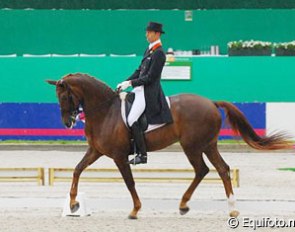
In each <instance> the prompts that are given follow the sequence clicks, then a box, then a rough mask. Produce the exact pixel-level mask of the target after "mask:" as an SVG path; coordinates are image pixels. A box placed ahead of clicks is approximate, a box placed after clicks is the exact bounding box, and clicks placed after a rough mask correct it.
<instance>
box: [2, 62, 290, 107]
mask: <svg viewBox="0 0 295 232" xmlns="http://www.w3.org/2000/svg"><path fill="white" fill-rule="evenodd" d="M141 58H142V57H128V58H121V57H102V58H85V57H83V58H78V57H72V58H22V57H17V58H5V59H4V58H0V80H1V85H0V93H1V94H0V103H1V102H56V101H57V100H56V96H55V91H54V88H53V86H50V85H48V84H47V83H45V80H46V79H54V80H58V79H60V78H61V77H62V76H64V75H66V74H68V73H76V72H81V73H88V74H90V75H92V76H94V77H96V78H99V79H100V80H102V81H104V82H105V83H107V84H108V85H110V86H111V87H112V88H113V89H114V88H115V87H116V85H117V83H119V82H121V81H123V80H125V79H126V78H127V77H128V76H129V75H130V74H131V73H132V72H133V71H134V70H135V69H136V68H137V67H138V64H139V62H140V60H141ZM187 59H188V60H190V61H192V79H191V80H186V81H181V80H162V84H163V88H164V91H165V93H166V95H173V94H179V93H195V94H199V95H202V96H205V97H208V98H210V99H212V100H226V101H233V102H256V101H258V102H294V101H295V93H294V86H295V78H294V66H295V57H197V58H187Z"/></svg>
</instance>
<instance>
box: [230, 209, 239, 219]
mask: <svg viewBox="0 0 295 232" xmlns="http://www.w3.org/2000/svg"><path fill="white" fill-rule="evenodd" d="M239 215H240V212H239V211H237V210H233V211H231V212H230V213H229V216H230V217H234V218H237V217H238V216H239Z"/></svg>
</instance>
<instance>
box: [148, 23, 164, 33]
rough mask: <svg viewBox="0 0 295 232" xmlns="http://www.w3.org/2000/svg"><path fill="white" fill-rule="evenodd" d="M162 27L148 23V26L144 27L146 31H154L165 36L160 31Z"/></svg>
mask: <svg viewBox="0 0 295 232" xmlns="http://www.w3.org/2000/svg"><path fill="white" fill-rule="evenodd" d="M162 26H163V25H162V24H161V23H156V22H149V24H148V25H147V27H146V31H155V32H160V33H162V34H165V32H164V31H163V30H162Z"/></svg>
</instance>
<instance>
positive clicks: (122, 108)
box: [120, 92, 170, 133]
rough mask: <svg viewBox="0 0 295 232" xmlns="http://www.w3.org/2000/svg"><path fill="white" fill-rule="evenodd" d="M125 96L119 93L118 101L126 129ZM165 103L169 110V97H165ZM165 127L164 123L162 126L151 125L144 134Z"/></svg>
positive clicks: (124, 93)
mask: <svg viewBox="0 0 295 232" xmlns="http://www.w3.org/2000/svg"><path fill="white" fill-rule="evenodd" d="M126 95H127V93H126V92H121V93H120V99H121V115H122V119H123V121H124V123H125V125H126V127H128V126H127V122H126V110H125V98H126ZM166 101H167V103H168V106H169V109H170V100H169V97H166ZM165 125H166V123H164V124H152V125H148V128H147V130H146V131H145V132H144V133H147V132H149V131H152V130H155V129H158V128H160V127H162V126H165Z"/></svg>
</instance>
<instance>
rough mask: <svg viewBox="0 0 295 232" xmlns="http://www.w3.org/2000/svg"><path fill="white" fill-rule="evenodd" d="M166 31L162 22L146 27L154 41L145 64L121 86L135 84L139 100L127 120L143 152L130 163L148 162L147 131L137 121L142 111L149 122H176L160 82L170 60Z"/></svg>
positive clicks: (124, 87)
mask: <svg viewBox="0 0 295 232" xmlns="http://www.w3.org/2000/svg"><path fill="white" fill-rule="evenodd" d="M162 34H164V31H163V30H162V24H160V23H156V22H149V24H148V26H147V28H146V38H147V41H148V42H149V43H150V44H149V47H148V48H147V49H146V51H145V53H144V56H143V59H142V61H141V64H140V65H139V67H138V69H136V70H135V72H134V73H133V74H132V75H131V76H130V77H129V78H128V79H127V80H126V81H123V82H122V83H120V84H118V86H117V88H118V89H121V90H124V89H126V88H128V87H129V86H132V87H133V90H132V92H134V93H135V100H134V103H133V105H132V108H131V111H130V114H129V116H128V119H127V123H128V125H129V126H130V127H131V131H132V134H133V137H134V141H135V144H136V146H137V148H138V150H139V151H140V153H139V154H138V155H137V156H136V157H135V158H134V159H132V160H131V161H129V163H130V164H140V163H146V162H147V151H146V144H145V140H144V133H143V131H142V129H141V128H140V127H139V124H138V121H137V120H138V118H139V117H140V116H141V114H142V113H143V112H144V111H145V112H146V117H147V121H148V124H163V123H171V122H172V121H173V120H172V115H171V112H170V110H169V107H168V104H167V101H166V99H165V95H164V92H163V90H162V87H161V84H160V79H161V73H162V70H163V67H164V65H165V61H166V56H165V53H164V51H163V48H162V43H161V40H160V37H161V35H162Z"/></svg>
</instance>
